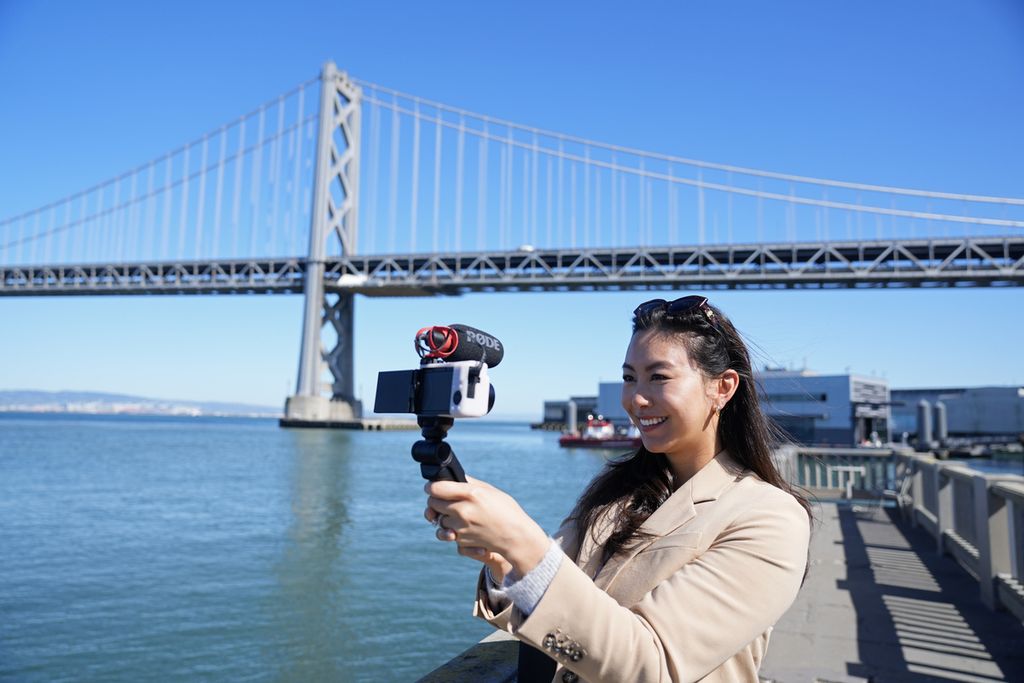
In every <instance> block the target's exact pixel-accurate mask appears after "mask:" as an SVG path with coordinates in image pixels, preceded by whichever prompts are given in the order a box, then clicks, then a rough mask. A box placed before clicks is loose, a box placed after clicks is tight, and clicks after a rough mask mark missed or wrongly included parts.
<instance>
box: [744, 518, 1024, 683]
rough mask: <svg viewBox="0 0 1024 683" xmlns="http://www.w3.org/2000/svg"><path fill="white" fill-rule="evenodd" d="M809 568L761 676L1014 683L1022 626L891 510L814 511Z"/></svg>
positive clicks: (1021, 654)
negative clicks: (991, 605) (993, 607)
mask: <svg viewBox="0 0 1024 683" xmlns="http://www.w3.org/2000/svg"><path fill="white" fill-rule="evenodd" d="M815 510H816V514H817V516H818V521H819V523H818V525H817V526H816V528H815V533H814V536H813V539H812V546H811V558H812V559H811V567H810V570H809V571H808V575H807V581H806V583H805V584H804V588H803V590H802V591H801V593H800V597H799V598H798V599H797V602H796V604H795V605H794V606H793V607H792V608H791V609H790V611H789V612H788V613H787V614H786V616H785V617H783V619H782V620H781V621H780V622H779V623H778V625H777V626H776V628H775V631H774V633H773V634H772V638H771V644H770V646H769V648H768V656H767V659H766V660H765V663H764V665H763V667H762V670H761V674H762V676H764V677H765V678H767V679H771V680H776V681H780V682H784V683H800V682H804V681H807V682H811V681H816V680H823V681H851V682H852V681H868V680H870V681H886V682H888V681H899V682H903V681H908V682H915V683H916V682H923V681H942V680H949V681H989V682H990V681H1022V680H1024V625H1022V624H1021V622H1019V621H1017V620H1016V619H1014V618H1013V617H1012V616H1011V615H1010V614H1008V613H1006V612H991V611H990V610H988V609H987V608H986V607H985V606H984V605H983V604H982V603H981V601H980V600H979V597H978V584H977V582H976V581H975V580H974V579H973V578H972V577H971V576H970V575H969V574H967V572H966V571H964V570H963V569H962V568H961V567H960V566H959V565H958V564H957V563H956V562H955V561H954V560H953V559H952V558H950V557H948V556H946V557H940V556H939V555H938V554H937V552H936V550H935V540H934V539H933V538H932V537H931V536H928V535H927V534H926V533H925V532H924V531H923V530H920V529H912V528H910V526H909V524H906V523H902V522H901V523H899V524H896V523H894V522H895V521H896V520H897V519H898V515H897V514H896V511H895V510H890V509H877V508H871V507H866V506H865V507H851V506H849V505H835V504H821V505H818V506H816V508H815Z"/></svg>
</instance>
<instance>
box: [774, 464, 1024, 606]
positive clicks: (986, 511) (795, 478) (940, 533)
mask: <svg viewBox="0 0 1024 683" xmlns="http://www.w3.org/2000/svg"><path fill="white" fill-rule="evenodd" d="M776 461H777V463H778V465H779V467H780V469H781V470H782V472H783V475H784V476H786V478H787V479H788V480H789V481H791V482H793V483H795V484H798V485H800V486H802V487H806V488H809V489H811V490H812V491H815V490H818V491H819V492H820V491H821V490H825V491H829V490H834V491H836V492H837V493H838V494H840V495H839V496H837V497H841V498H851V497H854V496H853V495H851V494H853V493H854V492H856V494H857V496H859V497H860V498H861V502H863V500H864V499H865V498H867V499H869V500H870V499H874V500H877V501H878V502H879V503H880V504H881V503H884V502H886V501H888V500H892V501H894V502H895V503H896V505H898V506H899V507H900V509H901V511H902V512H905V515H906V517H907V518H909V519H910V521H911V523H912V524H913V525H914V526H920V527H922V528H923V529H924V530H925V531H927V532H928V534H930V535H931V536H932V537H933V538H934V539H935V543H936V551H937V552H938V553H939V554H941V555H950V556H952V557H953V558H954V559H955V560H956V561H957V562H958V563H959V564H960V565H961V566H962V567H963V568H964V569H965V570H966V571H967V572H968V573H969V574H970V575H971V576H973V577H974V578H975V579H976V580H977V581H978V586H979V593H980V597H981V600H982V602H983V603H985V605H986V606H988V607H989V608H991V609H997V608H999V607H1002V608H1005V609H1006V610H1007V611H1009V612H1011V613H1012V614H1014V615H1015V616H1016V617H1017V618H1018V619H1020V620H1021V621H1024V585H1022V570H1024V477H1021V476H1018V475H1010V474H1005V475H1004V474H986V473H984V472H979V471H977V470H973V469H971V468H970V467H969V466H968V465H967V464H966V463H963V462H944V461H941V460H938V459H936V458H934V457H932V456H931V455H924V454H919V453H913V452H911V451H906V450H899V449H834V448H824V449H820V448H819V449H816V448H803V447H799V446H786V447H784V448H781V449H779V450H778V451H777V452H776Z"/></svg>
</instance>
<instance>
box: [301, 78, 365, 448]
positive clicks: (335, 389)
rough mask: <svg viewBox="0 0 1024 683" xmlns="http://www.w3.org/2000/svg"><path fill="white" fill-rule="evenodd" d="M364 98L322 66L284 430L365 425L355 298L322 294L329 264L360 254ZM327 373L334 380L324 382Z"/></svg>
mask: <svg viewBox="0 0 1024 683" xmlns="http://www.w3.org/2000/svg"><path fill="white" fill-rule="evenodd" d="M361 97H362V94H361V92H360V89H359V88H358V87H357V86H356V85H355V84H353V83H352V82H351V81H350V80H349V79H348V77H347V76H346V75H345V74H343V73H340V72H339V71H338V70H337V67H335V65H334V63H333V62H328V63H327V64H325V65H324V67H323V71H322V72H321V75H320V117H319V125H318V130H317V148H316V171H315V172H316V175H315V178H314V182H313V207H312V212H311V219H310V235H309V257H308V258H307V260H306V277H305V299H306V302H305V308H304V312H303V321H302V350H301V352H300V354H299V379H298V382H297V387H296V391H295V395H294V396H291V397H290V398H288V400H287V401H286V402H285V409H284V412H285V416H284V418H283V419H282V420H281V425H282V426H285V427H306V426H308V427H352V428H357V429H359V428H365V427H366V425H365V424H364V423H363V421H362V416H363V414H362V413H363V410H362V405H361V404H360V402H359V401H358V400H357V399H356V397H355V392H354V390H353V384H354V382H353V370H354V368H353V353H352V333H353V327H354V316H353V311H354V305H355V302H354V295H353V294H330V295H328V294H327V293H326V292H325V289H324V262H325V260H326V259H327V258H330V257H334V256H337V255H340V256H349V255H353V254H355V252H356V236H357V227H358V221H357V219H358V210H359V124H360V99H361ZM325 328H326V329H327V330H329V331H331V332H333V333H334V336H335V338H336V342H335V343H334V345H333V347H329V346H328V345H327V344H325V340H324V330H325ZM327 370H330V373H331V375H332V376H333V381H332V382H325V381H324V377H325V375H326V371H327ZM328 390H329V393H328Z"/></svg>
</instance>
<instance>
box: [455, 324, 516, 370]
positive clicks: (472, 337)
mask: <svg viewBox="0 0 1024 683" xmlns="http://www.w3.org/2000/svg"><path fill="white" fill-rule="evenodd" d="M448 327H450V328H451V329H453V330H455V333H456V334H457V335H458V336H459V345H458V346H456V347H455V350H454V351H453V352H452V353H451V355H449V356H446V357H445V360H446V361H448V362H449V363H454V362H456V361H460V360H478V361H483V362H484V363H486V364H487V367H490V368H493V367H496V366H497V365H498V363H500V362H501V359H502V358H504V357H505V347H503V346H502V345H501V342H500V341H498V339H497V337H493V336H491V335H489V334H487V333H486V332H481V331H480V330H478V329H476V328H475V327H470V326H469V325H459V324H455V325H449V326H448Z"/></svg>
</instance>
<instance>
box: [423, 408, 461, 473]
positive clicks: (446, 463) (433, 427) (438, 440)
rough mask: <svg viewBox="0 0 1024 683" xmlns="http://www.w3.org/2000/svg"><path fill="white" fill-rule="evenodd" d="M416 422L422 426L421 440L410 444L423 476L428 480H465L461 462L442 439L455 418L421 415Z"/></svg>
mask: <svg viewBox="0 0 1024 683" xmlns="http://www.w3.org/2000/svg"><path fill="white" fill-rule="evenodd" d="M416 424H418V425H419V426H420V427H422V431H421V432H420V433H421V434H423V441H417V442H416V443H414V444H413V445H412V458H413V460H415V461H416V462H418V463H419V464H420V474H422V475H423V478H424V479H429V480H430V481H463V482H464V481H466V473H465V472H464V471H463V469H462V463H460V462H459V459H458V458H456V457H455V453H454V452H453V451H452V447H451V445H450V444H448V443H447V442H446V441H445V440H444V437H445V436H447V434H448V430H449V429H451V428H452V425H453V424H455V419H454V418H451V417H424V416H422V415H421V416H418V417H417V418H416Z"/></svg>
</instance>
